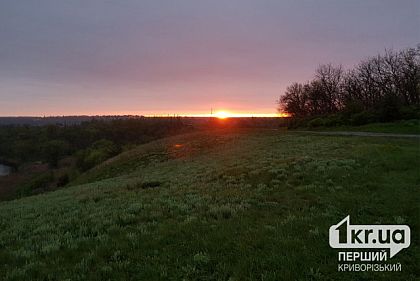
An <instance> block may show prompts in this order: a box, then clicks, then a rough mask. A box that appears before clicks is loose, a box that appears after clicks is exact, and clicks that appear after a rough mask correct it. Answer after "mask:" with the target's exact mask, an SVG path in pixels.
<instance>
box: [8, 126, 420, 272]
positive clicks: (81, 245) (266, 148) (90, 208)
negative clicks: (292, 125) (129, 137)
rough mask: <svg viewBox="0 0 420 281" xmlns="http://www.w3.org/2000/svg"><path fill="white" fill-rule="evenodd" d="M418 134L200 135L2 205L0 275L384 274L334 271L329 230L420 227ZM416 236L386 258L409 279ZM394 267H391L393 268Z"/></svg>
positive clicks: (148, 148)
mask: <svg viewBox="0 0 420 281" xmlns="http://www.w3.org/2000/svg"><path fill="white" fill-rule="evenodd" d="M419 155H420V146H419V142H418V140H406V139H386V138H363V137H344V136H317V135H305V134H298V133H284V132H280V131H273V130H244V131H228V130H225V131H208V132H202V133H194V134H188V135H183V136H177V137H172V138H168V139H164V140H160V141H156V142H153V143H149V144H146V145H142V146H139V147H138V148H136V149H134V150H132V151H129V152H126V153H124V154H122V155H120V156H118V157H116V158H113V159H111V160H109V161H107V162H106V163H104V164H103V165H101V166H99V167H97V168H95V169H93V170H91V171H89V172H88V173H87V174H85V175H84V176H83V177H82V178H81V179H80V180H79V182H78V185H75V186H72V187H69V188H67V189H63V190H59V191H56V192H51V193H47V194H42V195H38V196H33V197H28V198H22V199H20V200H15V201H10V202H2V203H0V276H2V280H3V279H4V280H29V279H35V280H41V279H42V280H65V279H68V280H129V279H133V280H183V279H184V280H337V279H339V280H354V279H363V280H389V276H390V275H389V274H390V273H384V272H375V273H345V274H343V273H340V272H337V250H335V249H331V248H330V247H329V245H328V229H329V227H330V226H331V225H332V224H336V223H337V222H339V221H340V220H341V219H343V218H344V217H345V216H347V215H351V219H352V222H353V223H355V224H373V223H381V224H397V223H398V224H400V223H404V224H408V225H410V227H411V231H412V233H418V232H419V230H420V226H419V221H418V214H419V212H420V209H419V204H418V202H419V195H420V193H419V183H420V173H419V170H418V167H420V159H419ZM419 242H420V241H419V237H418V235H417V236H416V235H412V242H411V247H410V248H408V249H405V250H403V251H402V252H400V253H399V254H398V255H397V256H396V257H394V258H393V259H392V262H401V264H402V267H403V271H402V272H398V273H395V274H398V275H395V276H394V275H392V276H394V277H395V278H393V279H394V280H398V278H401V280H415V278H416V276H418V274H419V272H418V265H417V264H416V261H418V260H419V258H420V257H419V253H420V251H419V250H420V249H419ZM391 274H394V273H391Z"/></svg>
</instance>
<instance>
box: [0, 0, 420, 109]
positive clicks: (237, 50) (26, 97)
mask: <svg viewBox="0 0 420 281" xmlns="http://www.w3.org/2000/svg"><path fill="white" fill-rule="evenodd" d="M419 26H420V1H418V0H410V1H409V0H399V1H395V0H394V1H387V0H352V1H338V0H322V1H319V0H317V1H315V0H313V1H308V0H307V1H304V0H302V1H296V0H289V1H280V0H207V1H204V0H202V1H200V0H176V1H175V0H166V1H163V0H150V1H149V0H148V1H144V0H115V1H111V0H71V1H58V0H40V1H33V0H18V1H6V0H0V116H12V115H14V116H16V115H75V114H208V113H209V112H210V109H211V108H214V110H215V111H218V110H223V111H229V112H236V113H249V114H263V113H264V114H268V113H275V112H276V103H275V101H276V100H277V99H278V97H279V96H280V95H281V94H282V93H283V92H284V90H285V88H286V86H287V85H289V84H290V83H292V82H294V81H302V82H304V81H306V80H308V79H311V77H312V75H313V73H314V70H315V68H316V67H317V66H318V65H319V64H321V63H328V62H331V63H334V64H343V66H345V67H351V66H353V65H354V64H355V63H357V62H359V61H360V60H361V59H363V58H366V57H367V56H370V55H375V54H377V53H379V52H383V51H384V49H385V48H393V49H401V48H406V47H414V46H416V44H418V43H420V31H419V30H420V29H419Z"/></svg>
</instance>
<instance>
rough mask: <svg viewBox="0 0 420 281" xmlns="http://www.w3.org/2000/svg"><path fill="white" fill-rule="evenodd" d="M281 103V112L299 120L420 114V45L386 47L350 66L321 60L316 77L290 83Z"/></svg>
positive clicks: (355, 120)
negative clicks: (349, 67)
mask: <svg viewBox="0 0 420 281" xmlns="http://www.w3.org/2000/svg"><path fill="white" fill-rule="evenodd" d="M278 105H279V108H278V109H279V111H282V112H287V113H289V114H291V116H292V117H294V118H297V119H299V118H300V119H305V118H306V119H308V118H309V119H310V118H314V117H325V116H329V117H336V120H335V121H334V120H332V119H331V118H330V120H329V121H331V122H333V123H334V122H338V123H340V122H344V121H343V120H347V121H349V122H353V123H369V122H375V121H392V120H398V119H403V118H418V117H420V116H419V105H420V44H419V45H417V47H416V48H407V49H404V50H401V51H393V50H386V51H385V53H384V54H379V55H377V56H374V57H370V58H367V59H365V60H363V61H361V62H360V63H359V64H357V65H356V66H355V67H354V68H352V69H349V70H345V69H344V68H343V67H342V66H341V65H337V66H335V65H332V64H325V65H320V66H319V67H318V68H317V69H316V71H315V75H314V78H313V79H312V80H311V81H308V82H306V83H293V84H291V85H290V86H288V87H287V89H286V92H285V93H284V94H283V95H282V96H281V97H280V99H279V101H278ZM332 125H334V124H332Z"/></svg>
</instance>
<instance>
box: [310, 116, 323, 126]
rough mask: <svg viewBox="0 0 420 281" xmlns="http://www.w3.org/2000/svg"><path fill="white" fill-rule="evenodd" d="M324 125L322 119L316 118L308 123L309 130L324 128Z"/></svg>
mask: <svg viewBox="0 0 420 281" xmlns="http://www.w3.org/2000/svg"><path fill="white" fill-rule="evenodd" d="M325 123H326V122H325V119H324V118H321V117H318V118H315V119H312V120H311V121H309V122H308V126H309V127H311V128H315V127H322V126H325Z"/></svg>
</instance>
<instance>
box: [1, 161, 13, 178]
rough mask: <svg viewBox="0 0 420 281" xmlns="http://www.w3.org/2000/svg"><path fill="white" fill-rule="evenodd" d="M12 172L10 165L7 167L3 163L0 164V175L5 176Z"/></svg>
mask: <svg viewBox="0 0 420 281" xmlns="http://www.w3.org/2000/svg"><path fill="white" fill-rule="evenodd" d="M11 172H12V167H9V166H7V165H4V164H0V177H1V176H7V175H8V174H10V173H11Z"/></svg>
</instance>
